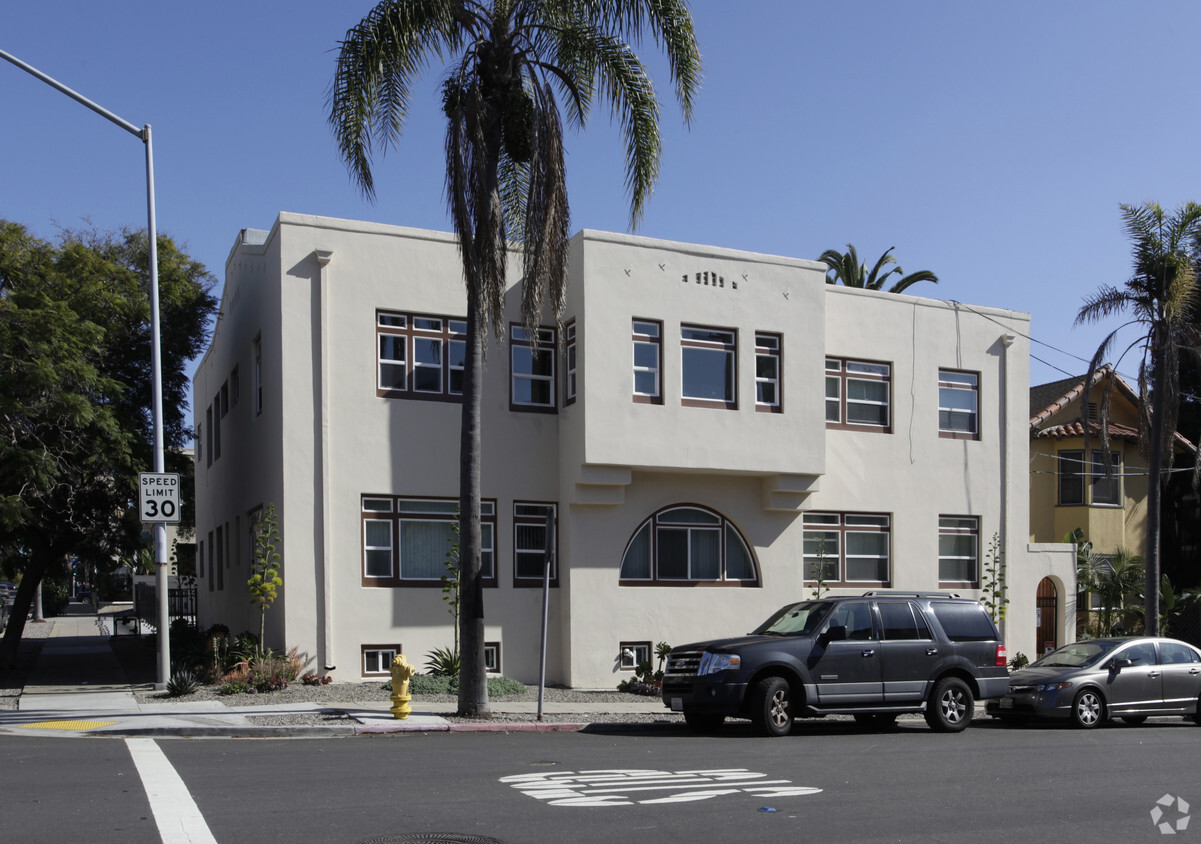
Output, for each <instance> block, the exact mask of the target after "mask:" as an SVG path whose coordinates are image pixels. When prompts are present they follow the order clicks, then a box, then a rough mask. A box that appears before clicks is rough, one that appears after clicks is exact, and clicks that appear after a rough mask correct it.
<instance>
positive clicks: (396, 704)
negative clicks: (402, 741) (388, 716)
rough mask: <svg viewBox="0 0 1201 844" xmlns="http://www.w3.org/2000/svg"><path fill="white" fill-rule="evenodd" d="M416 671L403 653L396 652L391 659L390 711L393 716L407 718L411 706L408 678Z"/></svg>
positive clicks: (411, 709) (411, 708)
mask: <svg viewBox="0 0 1201 844" xmlns="http://www.w3.org/2000/svg"><path fill="white" fill-rule="evenodd" d="M416 673H417V669H416V668H414V667H413V666H411V665H409V662H408V660H406V659H405V655H404V654H397V655H396V656H395V657H393V659H392V709H391V710H390V711H391V712H392V717H393V718H408V717H409V713H410V712H412V711H413V707H411V706H409V701H411V700H412V699H413V696H412V695H411V694H409V678H410V677H412V676H413V675H414V674H416Z"/></svg>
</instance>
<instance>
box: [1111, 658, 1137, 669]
mask: <svg viewBox="0 0 1201 844" xmlns="http://www.w3.org/2000/svg"><path fill="white" fill-rule="evenodd" d="M1132 665H1134V660H1133V659H1126V658H1122V659H1115V660H1113V661H1111V662H1110V663H1109V667H1110V668H1112V669H1113V670H1114V671H1121V670H1122V669H1123V668H1129V667H1130V666H1132Z"/></svg>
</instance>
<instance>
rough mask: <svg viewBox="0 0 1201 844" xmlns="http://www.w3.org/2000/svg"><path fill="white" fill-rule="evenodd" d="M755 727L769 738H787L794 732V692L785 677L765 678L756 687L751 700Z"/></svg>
mask: <svg viewBox="0 0 1201 844" xmlns="http://www.w3.org/2000/svg"><path fill="white" fill-rule="evenodd" d="M751 701H752V703H751V706H752V709H751V715H752V720H753V721H754V722H755V725H756V726H757V727H758V728H759V729H760V730H762V731H763V734H764V735H768V736H786V735H788V734H789V733H790V732H792V690H791V689H790V688H789V686H788V681H787V680H785V679H784V678H783V677H765V678H763V679H762V680H760V681H759V684H758V685H757V686H755V692H754V696H753V697H752V698H751Z"/></svg>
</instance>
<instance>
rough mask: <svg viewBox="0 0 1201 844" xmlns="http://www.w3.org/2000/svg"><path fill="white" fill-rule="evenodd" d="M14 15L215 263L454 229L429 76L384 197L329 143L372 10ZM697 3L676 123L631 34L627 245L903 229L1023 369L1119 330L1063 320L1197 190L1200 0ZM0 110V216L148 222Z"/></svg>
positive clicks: (314, 4)
mask: <svg viewBox="0 0 1201 844" xmlns="http://www.w3.org/2000/svg"><path fill="white" fill-rule="evenodd" d="M9 5H10V8H7V9H6V10H5V11H4V13H3V28H2V29H0V49H4V50H6V51H7V52H9V53H12V54H13V55H15V56H17V57H18V58H20V59H22V60H24V61H26V62H28V63H30V64H32V65H34V66H35V67H37V68H39V69H40V70H42V71H43V72H44V73H47V74H49V75H50V76H52V77H54V78H56V79H58V80H59V81H60V82H62V83H64V84H66V85H68V86H70V87H72V88H74V89H76V90H77V91H79V92H80V93H82V94H84V95H85V96H87V97H89V98H91V99H92V100H95V101H96V102H98V103H100V104H101V105H103V106H104V107H106V108H108V109H109V110H111V111H113V112H115V113H116V114H118V115H120V116H121V117H123V118H124V119H126V120H128V121H130V122H131V123H134V124H136V125H138V126H141V125H142V124H145V123H150V124H151V125H152V126H153V132H154V151H155V180H156V188H157V190H156V202H157V210H158V224H159V230H160V231H161V232H163V233H166V234H169V235H171V236H172V237H174V238H175V239H176V241H177V242H179V243H181V244H183V245H184V246H185V248H186V249H187V250H188V251H189V253H190V254H191V255H192V256H193V257H194V258H196V259H197V260H199V261H201V262H203V263H204V264H205V265H207V266H208V268H209V269H210V271H212V272H213V274H214V275H215V276H216V277H217V278H218V279H222V277H223V274H224V265H225V259H226V257H227V255H228V253H229V249H230V247H231V245H232V244H233V241H234V238H235V236H236V235H237V232H238V231H239V229H241V228H244V227H251V228H269V227H270V225H271V224H272V222H273V220H274V219H275V217H276V215H277V214H278V213H279V212H280V211H295V212H301V213H311V214H321V215H327V216H334V217H347V218H353V219H365V220H373V221H378V222H383V223H393V224H398V225H406V226H416V227H422V228H432V229H441V230H449V228H450V224H449V220H448V219H447V215H446V210H445V201H444V197H443V184H442V175H441V174H442V132H443V126H442V123H441V119H440V118H441V113H440V109H439V103H438V99H437V90H436V82H437V80H438V78H439V77H440V75H441V69H440V68H434V69H431V70H430V71H429V72H428V74H427V78H428V80H429V82H428V84H426V85H424V86H423V87H421V88H420V89H419V90H418V91H417V94H416V97H415V101H414V104H413V109H412V114H411V118H410V121H409V123H408V126H407V128H406V131H405V134H404V136H403V137H402V139H401V141H400V144H399V145H398V146H397V147H396V148H394V149H393V150H391V151H390V152H389V153H388V155H387V156H385V157H384V158H382V159H379V160H377V162H376V183H377V189H378V193H379V196H378V200H377V201H376V203H374V204H371V203H368V202H366V201H365V200H364V199H363V198H362V197H361V196H360V194H359V193H358V192H357V190H356V189H355V187H354V186H353V185H352V183H351V182H350V180H349V178H348V177H347V173H346V170H345V168H344V166H343V165H342V163H341V162H340V160H339V159H338V156H337V153H336V151H335V148H334V145H333V141H332V139H331V135H330V132H329V129H328V126H327V124H326V121H325V100H326V91H327V88H328V85H329V81H330V78H331V76H332V73H333V66H334V60H335V49H336V45H337V42H338V40H339V39H340V38H341V37H342V36H343V35H344V33H345V32H346V30H347V29H348V28H349V27H350V26H352V25H353V24H354V23H355V22H356V21H357V20H358V19H360V18H361V17H362V16H363V15H364V14H366V12H367V11H368V10H369V9H370V8H371V7H370V5H369V4H368V3H365V2H364V3H354V2H345V0H342V2H329V0H323V1H322V2H318V0H289V2H280V0H256V2H252V3H229V2H225V1H224V0H213V2H209V3H189V4H181V3H170V2H168V3H164V2H162V0H154V2H147V0H122V2H120V3H115V4H114V3H96V2H93V1H92V0H88V2H84V1H83V0H41V2H39V3H12V4H9ZM692 5H693V14H694V20H695V23H696V28H697V33H698V37H699V40H700V42H701V48H702V51H703V53H704V57H705V82H704V87H703V89H702V91H701V95H700V97H699V99H698V101H697V108H696V113H695V116H694V121H693V125H692V127H691V130H686V129H685V128H684V127H683V125H682V121H681V119H680V115H679V111H678V109H677V108H676V107H675V103H674V97H673V94H672V89H671V86H670V84H669V81H668V78H667V76H666V72H665V67H664V65H663V63H662V62H661V61H660V60H659V58H658V57H657V56H656V55H655V54H654V53H653V48H652V47H651V45H649V44H648V45H645V46H644V48H643V53H644V55H645V56H646V57H647V58H648V59H650V62H649V63H650V64H651V66H652V69H653V72H654V75H655V80H656V83H657V85H658V87H659V90H660V95H661V98H662V100H663V130H664V131H663V134H664V159H663V166H662V176H661V180H660V182H659V185H658V188H657V190H656V193H655V196H654V197H653V198H652V200H651V202H650V204H649V206H648V208H647V212H646V215H645V218H644V219H643V221H642V224H641V226H640V227H639V229H638V233H639V234H643V235H647V236H649V237H659V238H667V239H671V240H680V241H688V242H695V243H707V244H715V245H719V246H724V247H730V248H735V249H743V250H749V251H754V252H764V253H771V254H779V255H788V256H795V257H803V258H816V257H817V256H818V255H820V254H821V252H822V251H823V250H825V249H827V248H837V249H840V250H841V249H843V248H844V245H845V244H846V243H848V242H850V243H854V244H855V246H856V247H857V248H858V249H859V252H860V255H861V256H862V257H863V258H864V259H865V260H868V261H869V263H870V262H873V261H874V260H875V258H876V257H878V256H879V255H880V253H882V252H883V251H884V250H885V249H887V248H888V247H890V246H895V247H896V255H897V257H898V259H899V260H900V262H901V264H902V266H904V267H905V269H906V270H907V271H913V270H918V269H928V270H932V271H934V272H935V273H937V274H938V276H939V278H940V279H941V281H940V283H939V284H938V285H930V284H921V285H918V286H916V287H914V288H911V289H910V292H912V293H915V294H918V295H923V296H930V297H934V298H939V299H955V300H958V301H961V302H964V303H967V304H974V305H989V306H995V307H1003V308H1011V309H1014V310H1018V311H1025V312H1028V313H1030V314H1032V316H1033V322H1032V329H1031V333H1032V336H1033V338H1034V340H1035V341H1036V342H1035V343H1034V344H1032V354H1033V355H1034V356H1036V357H1037V358H1039V359H1041V361H1045V363H1043V362H1040V360H1032V361H1031V381H1032V383H1042V382H1045V381H1050V380H1056V379H1058V378H1062V377H1065V374H1078V373H1080V372H1083V371H1084V368H1085V363H1083V362H1082V361H1081V360H1080V359H1079V358H1085V359H1087V358H1088V357H1089V356H1091V354H1092V352H1093V351H1094V350H1095V348H1096V346H1097V344H1098V342H1099V341H1100V339H1101V337H1102V335H1103V333H1104V332H1105V331H1108V330H1110V329H1112V328H1115V327H1117V322H1116V321H1115V322H1114V323H1111V324H1106V325H1103V326H1095V327H1087V328H1083V327H1082V328H1074V327H1073V321H1074V317H1075V314H1076V312H1077V311H1078V310H1079V308H1080V305H1081V303H1082V300H1083V298H1084V296H1085V295H1087V294H1088V293H1090V292H1092V291H1094V290H1096V289H1097V288H1098V286H1099V285H1101V284H1114V285H1120V284H1121V283H1122V282H1123V281H1124V280H1125V279H1126V278H1127V276H1128V274H1129V268H1130V250H1129V244H1128V243H1127V242H1126V240H1125V238H1124V236H1123V232H1122V228H1121V221H1120V217H1119V211H1118V204H1119V203H1122V202H1127V203H1139V202H1143V201H1145V200H1156V201H1158V202H1160V203H1161V204H1163V205H1165V206H1167V207H1175V206H1176V205H1178V204H1180V203H1181V202H1184V201H1187V200H1201V190H1199V189H1198V188H1199V185H1198V179H1197V175H1198V160H1199V157H1201V156H1199V149H1198V145H1197V139H1198V137H1201V109H1199V108H1197V103H1196V99H1197V94H1196V78H1197V71H1196V47H1195V41H1194V39H1195V36H1196V33H1197V32H1198V31H1201V3H1196V2H1193V0H1143V2H1133V0H1132V1H1131V2H1110V0H1087V2H1086V1H1085V0H1060V1H1059V2H1054V3H1043V2H1032V0H1031V1H1027V2H1007V3H1000V2H994V3H982V2H951V0H908V2H896V0H892V1H891V2H884V0H842V2H825V3H817V2H801V1H800V0H743V2H739V3H735V2H726V0H694V2H693V4H692ZM0 110H2V111H0V113H3V115H4V121H3V129H2V130H0V217H4V218H8V219H11V220H15V221H17V222H20V223H23V224H25V225H26V226H28V227H29V228H30V229H31V230H32V231H33V232H34V233H35V234H38V235H40V236H42V237H45V238H52V237H53V236H54V235H55V233H56V227H57V226H62V227H67V228H78V227H81V226H83V225H85V221H87V220H90V221H91V223H92V224H94V225H96V226H98V227H101V228H111V229H117V228H121V227H123V226H134V227H142V226H144V225H145V223H146V206H145V181H144V179H145V169H144V158H143V154H144V153H143V147H142V145H141V143H140V142H139V141H138V140H137V139H136V138H134V137H133V136H132V135H129V134H127V133H126V132H124V131H122V130H121V129H119V128H117V127H116V126H114V125H112V124H110V123H108V122H107V121H105V120H103V119H102V118H100V117H98V116H96V115H95V114H93V113H92V112H90V111H88V110H87V109H85V108H83V107H82V106H80V105H79V104H77V103H75V102H73V101H72V100H70V99H68V98H67V97H65V96H63V95H62V94H60V93H58V92H56V91H54V90H53V89H51V88H50V87H48V86H47V85H45V84H44V83H42V82H40V81H38V80H36V79H34V78H33V77H32V76H29V75H27V74H26V73H24V72H22V71H21V70H19V69H18V68H16V67H14V66H12V65H10V64H8V63H7V62H2V61H0ZM568 145H569V147H568V148H569V153H568V155H569V158H568V164H567V166H568V174H569V181H570V191H571V194H570V196H571V204H572V218H573V226H572V228H573V230H578V229H580V228H591V229H604V230H610V231H625V230H627V228H628V222H629V217H628V202H627V197H626V195H625V192H624V188H623V186H624V171H623V169H622V161H621V153H620V144H619V137H618V135H617V132H616V130H615V129H614V128H613V127H612V126H611V125H610V124H609V121H608V116H607V115H606V114H603V113H599V112H598V113H597V114H595V115H594V116H593V120H592V122H591V124H590V126H589V128H588V130H587V131H586V132H584V133H572V134H570V135H569V137H568ZM1123 336H1125V335H1123ZM1130 336H1131V337H1133V336H1134V335H1130ZM1043 344H1049V346H1048V345H1043ZM1052 347H1053V348H1052ZM1073 355H1074V356H1075V357H1073ZM1122 368H1123V371H1125V372H1127V373H1130V374H1133V372H1134V363H1133V360H1132V359H1129V358H1128V359H1127V361H1126V362H1125V363H1124V365H1123V367H1122Z"/></svg>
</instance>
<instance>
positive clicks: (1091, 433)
mask: <svg viewBox="0 0 1201 844" xmlns="http://www.w3.org/2000/svg"><path fill="white" fill-rule="evenodd" d="M1086 380H1087V379H1086V376H1083V375H1081V376H1077V377H1074V378H1066V379H1064V380H1062V381H1054V382H1052V383H1050V384H1042V385H1039V386H1036V387H1031V388H1030V541H1031V542H1061V541H1063V539H1064V537H1065V536H1066V535H1067V534H1069V533H1071V532H1072V531H1074V530H1076V529H1077V528H1080V529H1081V530H1082V531H1084V535H1085V536H1086V537H1087V538H1088V540H1089V541H1090V542H1092V543H1093V551H1094V553H1096V554H1099V555H1102V556H1104V555H1108V554H1112V553H1114V552H1115V551H1116V550H1117V549H1119V548H1123V549H1125V550H1127V551H1129V552H1130V553H1132V554H1137V555H1141V554H1142V553H1143V549H1144V547H1145V546H1146V540H1147V459H1146V457H1145V456H1143V455H1142V454H1140V453H1139V448H1138V408H1139V397H1138V393H1137V392H1136V391H1135V390H1134V389H1133V388H1132V387H1131V386H1130V385H1129V384H1128V383H1127V382H1126V381H1125V380H1124V379H1123V378H1122V377H1121V376H1120V375H1118V374H1117V373H1115V372H1114V371H1113V369H1112V368H1111V367H1108V366H1106V367H1102V368H1101V369H1098V370H1097V371H1096V372H1095V373H1094V374H1093V379H1092V382H1091V388H1090V389H1087V390H1086ZM1111 380H1112V387H1113V389H1112V392H1111V393H1110V405H1109V452H1110V460H1111V462H1112V465H1113V472H1112V474H1111V475H1110V476H1109V477H1106V472H1105V466H1104V451H1103V444H1102V437H1101V433H1102V432H1101V426H1100V416H1101V414H1100V410H1099V408H1100V406H1101V401H1102V397H1103V395H1104V393H1105V390H1106V389H1107V387H1109V385H1110V381H1111ZM1086 426H1087V428H1086ZM1086 429H1087V431H1088V452H1089V453H1088V454H1087V455H1086V454H1085V431H1086ZM1175 443H1176V450H1177V454H1178V455H1180V454H1187V453H1191V452H1193V451H1194V446H1193V445H1192V443H1190V442H1189V441H1188V440H1187V439H1185V438H1184V437H1182V436H1180V434H1176V435H1175ZM1063 598H1064V596H1061V595H1057V594H1055V590H1054V587H1053V585H1052V584H1051V583H1044V585H1043V586H1042V587H1040V589H1039V604H1040V606H1041V607H1052V606H1055V602H1056V601H1059V600H1063ZM1050 615H1051V616H1052V617H1053V615H1054V613H1050ZM1053 638H1054V637H1053V636H1051V635H1050V629H1049V628H1048V630H1047V631H1046V632H1045V633H1044V631H1042V630H1040V633H1039V641H1040V642H1041V643H1042V645H1043V647H1044V649H1045V646H1046V645H1047V644H1048V643H1050V642H1051V641H1052V640H1053ZM1055 644H1056V645H1062V644H1065V643H1064V642H1056V643H1055Z"/></svg>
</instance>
